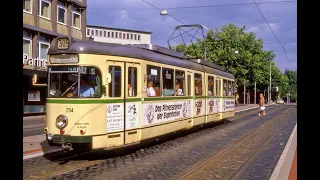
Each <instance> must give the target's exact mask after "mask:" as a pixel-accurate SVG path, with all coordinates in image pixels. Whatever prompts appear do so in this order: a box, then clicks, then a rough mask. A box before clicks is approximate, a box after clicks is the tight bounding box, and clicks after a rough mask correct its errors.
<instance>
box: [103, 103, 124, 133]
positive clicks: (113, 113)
mask: <svg viewBox="0 0 320 180" xmlns="http://www.w3.org/2000/svg"><path fill="white" fill-rule="evenodd" d="M123 109H124V106H123V104H122V103H118V104H108V105H107V132H108V133H109V132H114V131H123V125H124V122H123V119H124V118H123V114H124V111H123Z"/></svg>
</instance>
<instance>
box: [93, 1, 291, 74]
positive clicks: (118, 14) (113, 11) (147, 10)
mask: <svg viewBox="0 0 320 180" xmlns="http://www.w3.org/2000/svg"><path fill="white" fill-rule="evenodd" d="M147 1H148V2H149V3H151V4H153V5H154V6H156V7H158V8H160V9H166V8H173V7H188V6H206V5H225V4H243V3H253V0H147ZM275 1H280V2H279V3H266V2H275ZM281 1H290V0H256V2H257V3H262V4H258V5H259V8H260V10H261V11H262V13H263V15H264V16H265V18H266V19H267V21H268V23H269V25H270V26H271V28H272V30H273V32H274V33H275V35H276V36H277V37H278V39H279V41H280V42H281V43H282V44H283V43H285V48H286V52H287V54H288V57H289V59H290V62H291V64H292V65H291V64H290V63H289V60H288V59H287V57H286V55H285V53H284V51H283V50H282V47H281V46H280V45H279V43H278V41H277V40H276V38H275V37H274V36H273V34H272V32H271V31H270V29H269V28H268V26H267V24H266V23H265V21H264V19H263V17H262V16H261V14H260V12H259V10H258V8H257V7H256V5H254V4H249V5H232V6H217V7H209V8H208V7H206V8H182V9H168V13H169V14H170V15H172V16H174V17H175V18H177V19H179V20H181V21H182V22H184V23H186V24H203V25H205V26H206V27H207V28H209V29H211V28H220V27H221V26H222V25H226V24H228V23H233V24H235V25H237V26H240V27H242V26H243V25H245V26H246V29H247V31H250V32H255V33H256V35H257V38H262V39H263V40H264V42H265V44H264V49H266V50H274V52H275V54H276V55H277V57H276V58H275V62H276V64H277V66H278V68H279V69H280V70H281V71H282V72H283V71H284V70H285V69H291V70H292V69H296V68H297V2H296V1H294V2H281ZM87 2H88V9H87V24H90V25H98V26H108V27H115V28H124V29H134V30H142V31H151V32H153V33H152V36H151V43H152V44H157V45H161V46H165V47H167V40H168V39H169V37H170V35H171V34H172V33H173V31H172V28H174V27H175V26H176V25H180V24H181V23H180V22H178V21H177V20H175V19H173V18H171V17H169V16H160V12H159V10H157V9H155V8H154V7H152V6H150V5H149V4H147V3H145V2H143V1H142V0H87ZM206 31H207V30H205V33H206ZM180 41H181V38H180V39H177V40H176V41H175V43H179V42H180ZM171 42H172V43H174V42H173V41H171ZM181 42H182V41H181Z"/></svg>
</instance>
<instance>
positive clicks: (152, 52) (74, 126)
mask: <svg viewBox="0 0 320 180" xmlns="http://www.w3.org/2000/svg"><path fill="white" fill-rule="evenodd" d="M48 54H49V59H48V84H47V85H48V97H47V104H46V108H47V121H46V128H45V132H46V136H47V140H48V142H49V144H50V145H52V146H61V147H62V148H63V149H72V148H73V147H74V145H89V146H90V147H91V148H92V149H98V148H105V149H108V148H112V147H121V146H124V145H130V144H135V143H138V142H141V141H143V140H147V139H152V138H157V137H159V136H161V135H165V134H169V133H173V132H176V131H179V130H186V129H191V128H193V127H197V126H201V125H203V124H205V123H209V122H215V121H220V120H222V119H226V118H229V117H233V116H234V105H235V98H234V88H233V85H234V77H233V76H232V75H231V74H229V73H227V72H226V71H225V70H224V69H223V68H222V67H220V66H217V65H215V64H213V63H210V62H206V61H204V60H201V59H186V58H185V56H184V54H183V53H180V52H176V51H173V50H170V49H167V48H164V47H160V46H155V45H119V44H107V43H100V42H94V41H81V40H74V39H72V38H71V37H58V38H56V39H55V40H54V41H53V42H52V44H51V48H50V50H49V52H48ZM34 83H36V80H34Z"/></svg>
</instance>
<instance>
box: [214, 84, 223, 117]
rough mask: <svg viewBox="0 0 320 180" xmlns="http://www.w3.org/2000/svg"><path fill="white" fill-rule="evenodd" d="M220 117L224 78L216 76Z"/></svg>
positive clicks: (219, 115)
mask: <svg viewBox="0 0 320 180" xmlns="http://www.w3.org/2000/svg"><path fill="white" fill-rule="evenodd" d="M215 106H216V108H217V110H216V112H218V114H217V116H218V117H219V119H221V118H222V79H221V78H216V104H215Z"/></svg>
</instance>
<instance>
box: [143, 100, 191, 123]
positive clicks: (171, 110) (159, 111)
mask: <svg viewBox="0 0 320 180" xmlns="http://www.w3.org/2000/svg"><path fill="white" fill-rule="evenodd" d="M187 117H191V100H185V101H176V102H163V103H159V102H158V103H148V104H143V120H142V126H146V125H151V124H156V123H162V122H166V121H171V120H175V119H179V118H187Z"/></svg>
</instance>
